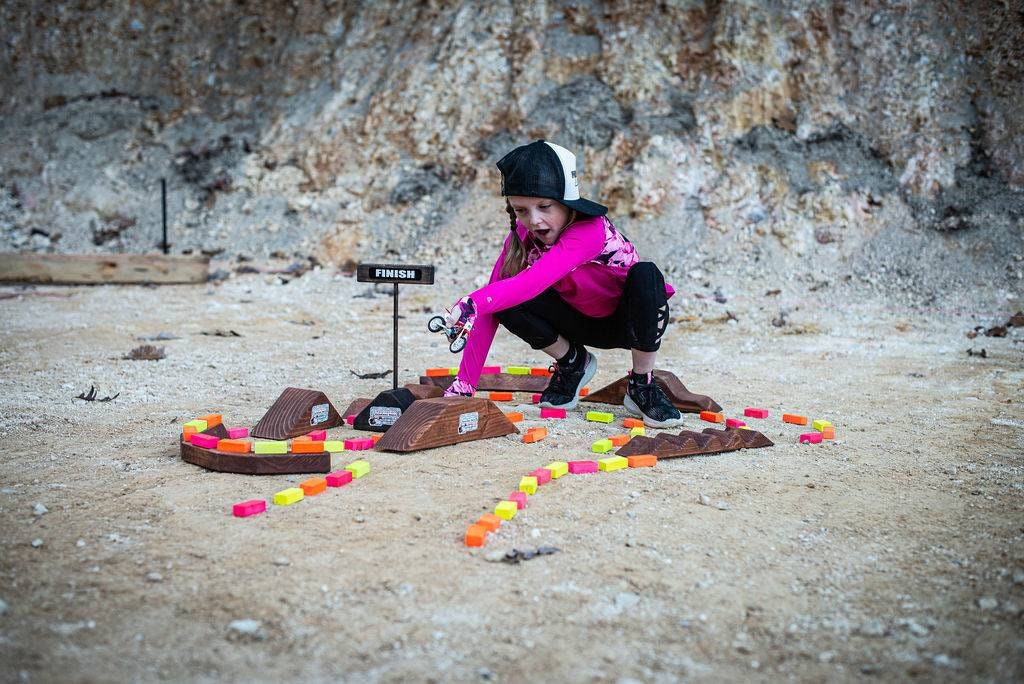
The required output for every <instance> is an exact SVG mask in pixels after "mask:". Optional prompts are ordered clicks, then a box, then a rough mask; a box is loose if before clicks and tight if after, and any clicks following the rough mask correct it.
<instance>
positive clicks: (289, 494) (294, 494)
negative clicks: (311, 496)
mask: <svg viewBox="0 0 1024 684" xmlns="http://www.w3.org/2000/svg"><path fill="white" fill-rule="evenodd" d="M305 497H306V494H305V493H304V492H303V491H302V490H301V489H299V488H298V487H289V488H288V489H282V490H281V491H279V492H278V493H277V494H274V504H275V505H277V506H291V505H292V504H293V503H295V502H297V501H302V500H303V499H304V498H305Z"/></svg>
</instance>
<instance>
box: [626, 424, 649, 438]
mask: <svg viewBox="0 0 1024 684" xmlns="http://www.w3.org/2000/svg"><path fill="white" fill-rule="evenodd" d="M629 436H630V437H646V436H647V429H646V428H645V427H644V426H642V425H641V426H640V427H635V428H630V430H629Z"/></svg>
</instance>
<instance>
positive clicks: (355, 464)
mask: <svg viewBox="0 0 1024 684" xmlns="http://www.w3.org/2000/svg"><path fill="white" fill-rule="evenodd" d="M345 470H348V471H350V472H351V473H352V477H353V479H357V480H358V479H359V478H361V477H362V476H363V475H365V474H366V473H368V472H370V463H369V462H368V461H361V460H360V461H352V462H351V463H349V464H348V465H347V466H345Z"/></svg>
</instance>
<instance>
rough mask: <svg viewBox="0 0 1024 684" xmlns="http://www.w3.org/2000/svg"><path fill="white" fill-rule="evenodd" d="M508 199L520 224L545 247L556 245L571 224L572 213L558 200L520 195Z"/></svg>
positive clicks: (510, 196)
mask: <svg viewBox="0 0 1024 684" xmlns="http://www.w3.org/2000/svg"><path fill="white" fill-rule="evenodd" d="M506 199H508V203H509V204H510V205H511V206H512V211H514V212H515V213H516V218H517V219H518V220H519V222H520V223H522V224H523V226H525V227H526V229H527V230H528V231H530V233H532V234H533V236H534V237H535V238H537V239H538V240H539V241H540V242H542V243H544V244H545V245H553V244H555V240H557V239H558V236H559V235H561V234H562V231H563V230H565V227H566V226H567V225H568V224H569V220H570V218H571V214H572V212H571V211H570V209H569V207H567V206H565V205H564V204H562V203H561V202H558V201H556V200H553V199H548V198H546V197H520V196H519V195H509V196H508V197H507V198H506Z"/></svg>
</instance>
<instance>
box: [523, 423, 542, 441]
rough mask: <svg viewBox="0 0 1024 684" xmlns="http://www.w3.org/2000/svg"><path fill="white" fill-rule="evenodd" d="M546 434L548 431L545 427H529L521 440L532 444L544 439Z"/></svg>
mask: <svg viewBox="0 0 1024 684" xmlns="http://www.w3.org/2000/svg"><path fill="white" fill-rule="evenodd" d="M547 436H548V431H547V429H546V428H542V427H537V428H530V429H529V430H527V431H526V434H525V435H523V442H525V443H526V444H533V443H534V442H539V441H540V440H542V439H544V438H545V437H547Z"/></svg>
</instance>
